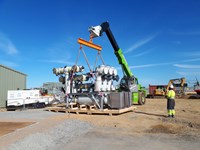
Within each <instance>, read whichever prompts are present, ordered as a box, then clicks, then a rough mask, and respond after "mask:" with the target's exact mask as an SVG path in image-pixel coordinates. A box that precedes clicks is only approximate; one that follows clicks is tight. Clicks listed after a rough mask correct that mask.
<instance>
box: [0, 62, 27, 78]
mask: <svg viewBox="0 0 200 150" xmlns="http://www.w3.org/2000/svg"><path fill="white" fill-rule="evenodd" d="M0 67H2V68H5V69H8V70H11V71H13V72H16V73H19V74H22V75H24V76H27V74H24V73H22V72H19V71H16V70H14V69H11V68H9V67H6V66H4V65H2V64H0Z"/></svg>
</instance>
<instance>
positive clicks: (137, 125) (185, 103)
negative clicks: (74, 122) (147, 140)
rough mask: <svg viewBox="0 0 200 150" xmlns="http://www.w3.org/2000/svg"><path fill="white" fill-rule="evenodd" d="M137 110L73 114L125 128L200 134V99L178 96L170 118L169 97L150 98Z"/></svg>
mask: <svg viewBox="0 0 200 150" xmlns="http://www.w3.org/2000/svg"><path fill="white" fill-rule="evenodd" d="M136 106H137V109H136V110H134V112H129V113H125V114H122V115H117V116H105V115H84V114H83V115H70V117H71V118H76V119H80V120H84V121H87V122H90V123H92V124H94V125H95V126H102V127H115V128H121V129H123V130H124V131H125V132H127V133H129V134H131V133H139V134H144V133H155V134H156V133H167V134H178V135H194V136H198V135H200V119H199V117H200V99H177V100H176V106H175V107H176V108H175V109H176V116H175V118H167V117H166V116H167V110H166V100H165V99H147V103H146V104H145V105H142V106H138V105H136Z"/></svg>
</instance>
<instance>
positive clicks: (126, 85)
mask: <svg viewBox="0 0 200 150" xmlns="http://www.w3.org/2000/svg"><path fill="white" fill-rule="evenodd" d="M89 32H90V36H91V38H95V37H99V36H102V34H103V32H105V33H106V35H107V37H108V39H109V41H110V43H111V45H112V47H113V49H114V53H115V55H116V56H117V59H118V62H119V64H120V65H121V68H122V71H123V74H124V77H123V78H122V79H121V81H120V88H119V92H120V91H127V92H132V102H133V103H138V104H140V105H143V104H145V101H146V98H145V97H146V90H145V89H144V87H142V86H141V84H139V83H138V78H136V77H135V76H134V75H133V73H132V72H131V70H130V68H129V66H128V63H127V61H126V59H125V57H124V54H123V52H122V50H121V49H120V48H119V46H118V44H117V42H116V40H115V38H114V36H113V34H112V32H111V30H110V26H109V23H108V22H103V23H102V24H101V25H98V26H94V27H93V26H92V27H89Z"/></svg>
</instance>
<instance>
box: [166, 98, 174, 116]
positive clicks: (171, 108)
mask: <svg viewBox="0 0 200 150" xmlns="http://www.w3.org/2000/svg"><path fill="white" fill-rule="evenodd" d="M174 107H175V100H174V99H172V98H168V99H167V113H168V116H174V115H175V110H174Z"/></svg>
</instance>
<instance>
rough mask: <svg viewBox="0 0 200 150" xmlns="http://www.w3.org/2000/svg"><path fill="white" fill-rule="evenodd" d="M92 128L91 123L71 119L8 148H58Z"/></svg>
mask: <svg viewBox="0 0 200 150" xmlns="http://www.w3.org/2000/svg"><path fill="white" fill-rule="evenodd" d="M91 129H92V126H91V125H90V124H89V123H86V122H83V121H78V120H73V119H72V120H71V119H70V120H66V121H64V122H62V123H61V124H60V125H58V126H56V127H54V128H52V129H51V130H49V131H47V132H43V133H35V134H32V135H30V136H28V137H26V138H24V139H22V140H20V141H17V142H16V143H14V144H12V145H10V146H9V147H8V148H7V149H6V150H27V149H28V150H36V149H37V150H44V149H46V150H56V149H59V146H60V145H64V144H67V143H69V142H70V141H72V140H74V139H75V138H76V137H79V136H81V135H84V134H85V133H87V132H89V131H90V130H91Z"/></svg>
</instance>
